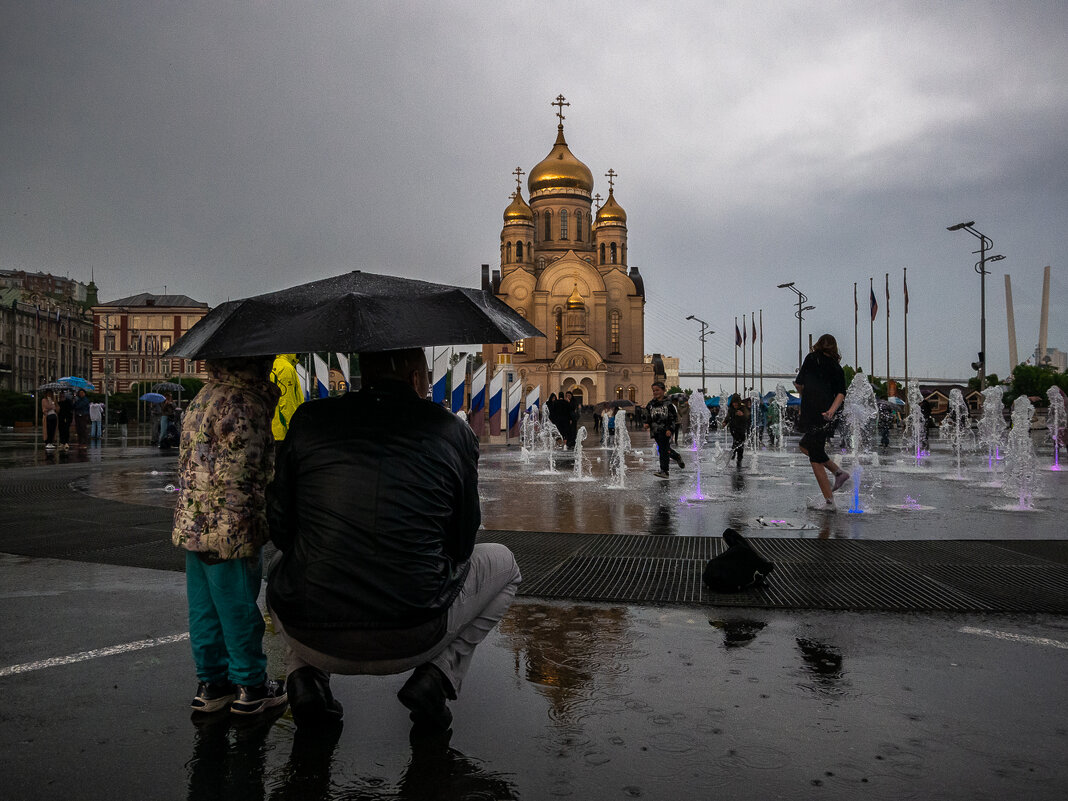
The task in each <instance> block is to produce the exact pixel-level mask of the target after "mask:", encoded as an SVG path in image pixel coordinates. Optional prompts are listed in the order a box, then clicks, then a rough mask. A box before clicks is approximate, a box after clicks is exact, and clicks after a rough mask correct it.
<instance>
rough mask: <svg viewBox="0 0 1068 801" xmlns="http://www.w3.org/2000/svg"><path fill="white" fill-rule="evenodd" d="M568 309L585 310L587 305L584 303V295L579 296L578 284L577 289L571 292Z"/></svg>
mask: <svg viewBox="0 0 1068 801" xmlns="http://www.w3.org/2000/svg"><path fill="white" fill-rule="evenodd" d="M567 308H569V309H585V308H586V304H585V303H583V302H582V295H580V294H579V291H578V284H577V283H576V284H575V288H574V289H572V290H571V294H570V295H569V296H568V298H567Z"/></svg>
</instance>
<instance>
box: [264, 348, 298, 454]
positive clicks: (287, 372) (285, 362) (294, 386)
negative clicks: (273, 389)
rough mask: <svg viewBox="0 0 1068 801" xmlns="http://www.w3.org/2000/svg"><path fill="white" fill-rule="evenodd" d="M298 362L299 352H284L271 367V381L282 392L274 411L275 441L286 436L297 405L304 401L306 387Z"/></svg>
mask: <svg viewBox="0 0 1068 801" xmlns="http://www.w3.org/2000/svg"><path fill="white" fill-rule="evenodd" d="M296 364H297V354H295V353H283V354H280V355H279V356H277V357H276V358H275V360H274V366H273V367H272V368H271V381H273V382H274V384H275V386H277V387H278V389H279V390H280V391H281V392H282V397H280V398H279V399H278V407H277V408H276V409H275V411H274V421H273V422H272V423H271V429H272V430H273V431H274V440H275V442H281V441H282V440H284V439H285V438H286V433H287V432H288V431H289V421H290V420H292V419H293V413H294V412H295V411H296V410H297V407H298V406H300V404H302V403H303V402H304V388H303V387H302V386H301V385H300V377H299V376H298V375H297V367H296Z"/></svg>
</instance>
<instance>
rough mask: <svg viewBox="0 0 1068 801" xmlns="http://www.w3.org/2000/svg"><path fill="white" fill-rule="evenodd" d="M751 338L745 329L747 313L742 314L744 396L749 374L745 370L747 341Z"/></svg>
mask: <svg viewBox="0 0 1068 801" xmlns="http://www.w3.org/2000/svg"><path fill="white" fill-rule="evenodd" d="M748 338H749V334H748V332H747V331H746V328H745V312H742V394H743V395H744V394H745V382H746V377H747V376H748V373H747V372H746V369H745V341H746V340H747V339H748Z"/></svg>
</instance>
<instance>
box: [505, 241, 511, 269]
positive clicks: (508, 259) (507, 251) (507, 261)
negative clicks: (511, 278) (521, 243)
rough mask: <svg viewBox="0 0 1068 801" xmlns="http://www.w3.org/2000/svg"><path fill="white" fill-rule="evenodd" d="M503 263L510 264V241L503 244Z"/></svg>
mask: <svg viewBox="0 0 1068 801" xmlns="http://www.w3.org/2000/svg"><path fill="white" fill-rule="evenodd" d="M504 263H505V264H511V263H512V243H511V242H508V243H507V244H506V245H505V246H504Z"/></svg>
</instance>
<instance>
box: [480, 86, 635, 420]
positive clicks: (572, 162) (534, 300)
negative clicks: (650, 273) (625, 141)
mask: <svg viewBox="0 0 1068 801" xmlns="http://www.w3.org/2000/svg"><path fill="white" fill-rule="evenodd" d="M553 105H555V106H557V107H558V109H559V110H558V111H557V116H558V117H559V124H558V126H557V133H556V142H555V143H554V144H553V147H552V150H551V151H550V152H549V155H548V156H546V157H545V158H544V159H543V160H542V161H541V162H539V163H538V164H537V165H536V166H535V167H534V168H533V169H531V171H530V174H529V176H528V177H527V190H528V193H529V196H530V202H529V203H528V202H526V201H525V200H524V199H523V194H522V182H521V180H522V175H523V170H522V169H521V168H519V167H517V168H516V170H515V172H514V174H515V176H516V190H515V194H514V195H513V196H512V202H511V203H510V204H509V205H508V207H507V208H506V209H505V211H504V225H503V227H502V229H501V255H500V269H498V270H494V271H493V273H492V276H491V275H490V272H489V269H488V266H484V267H483V275H482V285H483V288H484V289H489V290H492V291H493V292H494V293H495V294H496V295H497V297H499V298H500V299H501V300H503V301H504V302H505V303H507V304H508V305H509V306H511V307H512V308H513V309H515V310H516V311H518V312H519V313H520V314H521V315H522V316H523V317H524V318H525V319H527V320H529V321H530V322H531V323H533V324H534V325H535V326H537V327H538V328H539V329H540V330H541V331H543V332H544V333H545V334H546V337H545V338H544V339H542V338H533V339H527V340H522V341H520V342H516V343H514V346H513V347H511V348H509V350H512V351H513V353H512V366H513V368H514V369H515V371H516V373H517V374H518V377H519V380H520V381H521V382H522V383H523V386H524V390H525V391H526V392H530V391H531V390H532V389H533V388H534V387H535V386H538V387H540V388H541V397H542V399H543V400H544V399H545V398H547V397H548V396H549V394H550V393H556V394H560V393H562V392H567V391H571V392H573V393H576V394H578V395H580V396H581V398H582V402H583V403H591V404H592V403H599V402H601V401H605V400H613V399H629V400H633V401H635V402H636V403H645V402H647V401H648V399H649V398H650V397H651V392H650V388H649V385H650V384H651V383H652V380H653V378H652V365H650V364H646V363H645V360H644V346H645V286H644V283H643V281H642V277H641V275H640V274H639V272H638V268H637V267H632V266H630V265H629V264H628V262H627V213H626V212H625V211H624V210H623V208H622V206H620V205H619V203H618V201H617V200H616V198H615V178H616V173H615V171H614V170H611V169H610V170H609V171H608V172H607V173H606V176H607V178H608V198H607V199H606V200H605V201H604V202H603V203H600V202H598V201H600V196H599V195H597V196H594V194H593V188H594V181H593V174H592V173H591V172H590V169H589V167H587V166H586V165H585V164H583V163H582V162H581V161H579V160H578V159H577V158H576V157H575V156H574V154H572V152H571V150H570V149H569V147H568V144H567V141H566V140H565V139H564V115H563V113H562V112H563V107H564V106H566V105H568V104H567V103H566V102H565V100H564V98H563V97H557V99H556V102H555V103H554V104H553ZM502 350H503V349H502V347H501V346H488V347H487V348H486V351H485V353H484V359H485V360H486V361H487V362H488V363H490V364H495V363H497V361H498V359H497V355H498V354H499V353H500V352H501V351H502Z"/></svg>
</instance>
